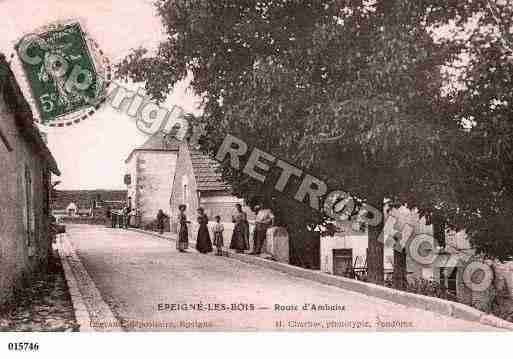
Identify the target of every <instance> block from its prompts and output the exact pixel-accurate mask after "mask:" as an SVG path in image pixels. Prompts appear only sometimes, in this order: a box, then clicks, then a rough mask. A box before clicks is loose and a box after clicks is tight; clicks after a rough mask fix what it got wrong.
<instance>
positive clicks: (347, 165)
mask: <svg viewBox="0 0 513 359" xmlns="http://www.w3.org/2000/svg"><path fill="white" fill-rule="evenodd" d="M484 5H485V4H484V3H483V1H482V0H477V1H471V0H468V1H456V0H451V1H437V0H432V1H407V0H393V1H392V0H379V1H361V0H304V1H299V0H280V1H278V0H261V1H249V0H224V1H217V0H215V1H214V0H160V1H158V2H157V4H156V6H157V10H158V14H159V15H160V17H161V18H162V22H163V24H164V26H165V31H166V34H167V37H166V40H164V41H163V42H161V43H160V45H159V47H158V50H157V52H156V53H154V54H150V53H148V52H147V51H146V50H145V49H137V50H135V51H134V52H133V53H131V54H130V55H129V56H128V57H127V58H126V59H125V60H124V61H123V62H122V63H121V64H120V65H119V67H118V74H119V75H120V76H122V77H130V78H131V79H132V80H134V81H141V82H142V81H144V82H145V84H146V89H147V91H148V93H149V94H151V95H152V96H153V97H154V98H156V99H159V100H162V99H163V98H164V97H165V96H166V94H167V93H168V92H169V91H170V90H171V89H172V87H173V85H174V84H175V83H176V82H177V81H180V80H184V79H186V78H188V75H189V74H190V75H192V81H191V83H190V86H191V88H192V89H193V90H194V92H195V93H196V94H197V95H199V96H201V98H202V100H203V116H202V117H201V119H199V121H200V122H201V123H202V124H204V125H206V132H207V134H208V136H204V137H203V138H202V141H201V142H200V143H201V145H202V148H203V150H205V151H206V152H209V153H210V154H214V153H215V152H216V151H217V149H218V148H219V146H220V144H221V142H222V140H223V139H224V137H225V135H226V134H227V133H230V134H232V135H234V136H237V137H239V138H241V139H243V140H244V141H245V142H246V143H248V145H249V148H250V149H251V148H253V147H257V148H259V149H261V150H263V151H266V152H268V153H271V154H272V155H274V156H276V157H277V158H279V159H282V160H284V161H287V162H289V163H291V164H293V165H295V166H297V167H300V168H302V169H303V170H305V172H308V173H311V174H315V175H316V176H317V177H319V178H321V179H322V180H324V181H325V182H326V183H327V184H328V186H329V188H330V189H343V190H345V191H348V192H350V193H351V194H353V195H355V196H356V197H357V198H358V199H359V200H360V201H364V202H367V203H370V204H372V205H373V206H375V207H377V208H380V207H381V206H382V204H383V199H384V198H389V199H392V200H394V201H396V202H397V203H406V204H407V205H408V206H410V207H414V206H415V207H418V208H419V209H420V211H421V212H420V213H421V214H422V215H426V216H428V217H429V216H430V215H431V214H432V213H433V211H438V212H439V213H440V214H442V215H443V216H445V217H447V218H448V219H449V220H450V222H451V223H453V225H454V226H455V227H456V226H460V227H465V221H468V220H469V219H475V218H480V217H479V216H483V215H488V213H489V212H490V211H491V206H490V205H491V203H495V202H494V201H499V202H500V201H504V198H506V197H507V196H506V195H504V196H506V197H503V195H502V194H501V193H502V192H501V191H495V190H494V191H492V192H493V193H495V195H494V196H493V198H492V199H490V196H489V193H490V191H489V188H494V189H495V188H500V186H499V185H498V184H497V183H496V182H494V181H495V179H494V180H493V181H490V179H489V178H488V177H487V175H484V177H483V176H481V173H483V171H480V172H474V171H475V170H476V166H479V168H480V169H481V168H484V169H485V170H486V171H485V172H486V173H489V170H490V169H489V166H490V163H489V162H487V161H485V162H483V163H480V162H477V161H475V158H474V154H475V153H474V150H473V149H474V148H476V149H478V150H479V151H482V150H483V146H485V144H484V143H485V142H486V140H485V137H483V136H482V135H474V133H475V131H474V130H472V131H468V126H467V128H465V127H466V126H465V121H462V120H464V119H466V118H468V116H470V115H471V114H472V116H475V117H477V116H482V115H483V112H486V111H487V110H486V109H483V108H482V107H481V108H480V107H479V104H482V103H483V102H482V101H483V96H485V95H484V93H482V94H481V93H480V94H479V96H478V98H477V99H476V98H474V97H473V96H472V93H473V91H470V90H468V89H469V88H472V87H468V86H475V85H479V83H478V82H479V81H481V80H480V77H479V73H480V72H479V71H478V69H479V66H491V65H490V64H489V60H490V59H493V51H492V49H490V54H489V55H488V56H485V57H484V58H483V56H481V54H480V53H479V51H480V50H479V47H480V46H481V47H482V46H483V45H482V44H480V43H479V41H480V40H479V39H478V38H475V39H474V40H473V43H472V46H473V48H475V49H476V50H475V51H476V53H477V54H478V55H479V56H476V58H478V59H481V60H483V61H478V60H476V63H475V64H473V66H472V67H471V69H474V70H471V69H469V70H468V71H463V72H465V73H466V74H467V78H466V79H465V81H467V82H469V81H470V82H472V84H469V85H468V86H467V87H466V88H463V89H458V88H454V86H452V82H451V81H454V71H455V69H457V64H458V60H460V59H461V56H462V54H464V53H465V51H470V50H469V48H468V46H469V45H468V43H467V41H466V40H467V39H464V38H461V37H458V36H456V35H451V34H453V33H451V32H449V36H436V35H437V34H440V33H443V32H444V31H443V29H444V28H445V27H448V26H449V27H450V26H452V27H453V28H455V29H457V30H459V32H462V31H466V27H468V24H469V23H471V22H472V21H473V19H474V18H475V17H476V16H477V15H479V14H481V13H482V12H483V6H484ZM498 60H499V59H498ZM497 66H498V65H497ZM472 71H474V72H472ZM460 72H461V70H460ZM472 74H474V77H472V76H471V75H472ZM508 74H509V73H508ZM499 75H504V76H505V74H504V73H502V72H499V73H498V74H497V76H499ZM485 78H487V79H488V83H489V85H490V82H491V80H492V79H493V76H492V75H490V76H487V77H485ZM510 78H511V76H509V77H508V76H505V78H501V79H500V81H498V82H499V83H503V84H504V87H503V89H504V91H505V92H506V85H507V84H508V81H509V79H510ZM483 81H484V80H483ZM485 82H486V81H485ZM482 86H486V83H483V84H482ZM494 86H499V85H498V84H497V82H496V83H495V85H494ZM511 94H512V92H511V91H510V92H509V95H511ZM462 101H465V104H467V103H468V104H474V102H475V104H474V105H475V106H473V110H472V111H471V112H468V111H467V109H466V108H464V105H461V103H462ZM465 106H466V105H465ZM479 110H481V112H479ZM486 114H488V112H486ZM501 119H502V118H501V117H500V116H499V115H497V121H498V122H499V123H503V122H506V120H505V119H502V120H501ZM483 122H488V120H484V121H483ZM483 126H486V125H483ZM477 128H479V126H477V127H476V130H477ZM494 129H497V128H494ZM508 131H509V127H508ZM508 134H509V133H504V134H502V135H501V137H500V138H494V139H493V141H492V142H493V144H494V145H497V144H498V143H500V144H501V145H500V146H502V147H501V149H502V152H504V153H505V152H506V150H507V149H508V148H509V147H508V146H509V145H508V144H509V143H510V142H509V141H510V140H509V138H510V137H509V136H508ZM248 152H250V151H248ZM498 162H500V163H501V165H502V160H498ZM507 166H508V165H507ZM507 166H506V167H507ZM506 169H507V170H509V169H510V168H509V167H507V168H503V169H502V171H503V172H502V173H506V172H507V171H506ZM222 170H223V177H224V178H225V180H227V181H228V182H229V183H230V184H231V185H232V186H233V188H234V191H235V194H237V195H239V196H242V197H245V198H246V199H248V200H254V199H255V197H260V198H262V199H264V200H268V201H272V202H273V208H274V209H275V211H277V212H278V217H279V219H280V221H281V222H282V223H284V224H285V225H287V226H288V228H289V231H291V232H292V238H293V241H294V242H295V243H299V242H300V240H301V239H304V238H307V237H308V236H309V233H310V234H311V230H312V229H313V228H315V226H316V225H317V224H320V223H322V222H323V220H324V219H325V218H324V216H323V214H322V213H321V212H319V211H311V210H310V209H309V208H308V207H307V206H306V205H305V204H300V203H297V202H295V201H294V200H293V199H292V198H293V194H294V192H295V190H297V186H298V184H299V180H298V179H294V180H293V181H291V183H290V184H289V186H287V188H286V191H285V192H284V193H280V192H276V191H275V190H274V189H273V186H274V183H275V182H276V178H277V176H278V175H279V171H278V170H275V169H273V170H272V171H271V173H270V175H268V176H267V180H266V182H265V183H260V182H258V181H255V180H252V179H250V178H248V177H247V176H245V175H243V174H242V173H241V172H240V171H237V170H234V169H232V168H231V167H230V166H229V164H228V163H223V166H222ZM476 174H477V176H476ZM474 177H475V179H474ZM501 178H504V176H503V177H501ZM510 180H511V179H510ZM492 182H493V183H492ZM483 183H484V184H486V186H484V187H483ZM476 189H478V190H477V191H475V190H476ZM474 191H475V192H474ZM470 193H472V194H474V193H475V194H477V195H478V196H477V198H476V199H475V198H472V196H469V194H470ZM467 197H471V198H470V200H469V199H468V198H467ZM492 207H493V206H492ZM481 222H482V221H481ZM475 223H476V226H475V227H472V228H469V233H472V234H476V233H474V229H475V228H477V227H478V226H479V225H481V224H480V223H479V220H476V222H475ZM380 231H381V227H379V226H378V227H376V228H369V249H370V251H369V259H368V263H369V276H370V280H371V281H373V282H377V283H380V282H382V280H383V278H382V275H383V274H382V272H383V264H382V257H383V255H382V251H383V249H382V246H381V245H380V244H379V243H378V241H377V237H378V235H379V233H380ZM506 237H507V236H506V234H505V232H502V237H501V238H503V239H504V241H507V239H506ZM475 238H476V239H475V244H477V245H478V247H480V248H482V250H484V251H492V250H493V248H494V246H495V247H497V248H502V247H501V246H502V244H501V243H502V242H500V243H492V244H484V243H485V242H486V239H483V238H482V237H480V236H479V234H476V237H475ZM481 244H483V245H482V246H480V245H481ZM506 252H507V253H510V249H509V247H508V250H507V251H506ZM511 253H513V251H512V252H511ZM493 255H497V251H493ZM380 257H381V259H380Z"/></svg>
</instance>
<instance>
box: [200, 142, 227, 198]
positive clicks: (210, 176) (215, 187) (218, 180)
mask: <svg viewBox="0 0 513 359" xmlns="http://www.w3.org/2000/svg"><path fill="white" fill-rule="evenodd" d="M190 153H191V162H192V171H193V172H194V177H195V178H196V186H197V190H198V191H200V192H208V191H225V192H226V191H229V190H230V186H229V185H227V184H226V183H225V182H224V181H223V179H222V177H221V173H220V172H218V171H217V169H218V168H219V163H218V162H217V161H216V160H214V159H211V158H210V157H209V156H208V155H205V154H203V153H202V152H200V151H198V150H193V149H191V151H190Z"/></svg>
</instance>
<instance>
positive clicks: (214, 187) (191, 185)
mask: <svg viewBox="0 0 513 359" xmlns="http://www.w3.org/2000/svg"><path fill="white" fill-rule="evenodd" d="M125 163H126V167H127V172H126V175H125V184H126V186H127V196H128V197H130V198H131V201H132V207H135V208H137V209H138V210H139V213H140V214H141V221H142V223H143V224H148V223H151V222H152V221H154V220H155V219H156V216H157V212H158V210H159V209H162V210H163V211H164V213H166V214H167V215H169V216H170V222H171V223H170V225H171V231H172V232H176V229H177V223H176V222H177V221H176V218H177V216H178V205H180V204H186V205H187V216H188V218H189V219H190V220H191V222H193V224H192V226H190V227H191V230H192V231H194V228H195V226H194V222H195V218H196V211H197V209H198V207H203V208H204V209H205V213H206V214H207V216H208V217H209V218H210V219H211V221H213V220H214V217H215V216H216V215H220V216H221V218H222V222H225V223H227V225H228V226H230V225H231V216H232V213H233V212H234V211H235V204H236V203H242V200H241V199H239V198H237V197H235V196H233V195H232V194H231V191H230V188H229V187H228V186H227V185H226V184H225V183H223V182H222V180H221V175H220V174H219V173H217V172H216V167H217V163H216V161H215V160H212V159H210V158H209V157H208V156H206V155H203V154H202V153H201V152H199V151H198V150H195V149H191V148H190V145H189V143H188V142H186V141H178V140H176V139H175V138H174V137H172V138H166V137H165V135H164V134H163V133H161V132H157V133H155V134H154V135H152V136H151V137H150V138H149V139H148V140H147V141H146V142H145V143H144V144H143V145H142V146H141V147H138V148H136V149H134V150H133V151H132V152H131V153H130V154H129V156H128V157H127V159H126V161H125ZM246 212H247V213H248V215H249V217H250V216H251V215H252V212H251V211H250V210H249V209H248V208H246ZM191 233H194V232H191Z"/></svg>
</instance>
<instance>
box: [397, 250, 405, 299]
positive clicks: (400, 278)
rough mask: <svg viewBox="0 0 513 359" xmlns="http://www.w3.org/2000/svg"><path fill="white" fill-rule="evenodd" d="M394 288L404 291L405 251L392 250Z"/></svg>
mask: <svg viewBox="0 0 513 359" xmlns="http://www.w3.org/2000/svg"><path fill="white" fill-rule="evenodd" d="M394 288H395V289H399V290H405V289H406V250H405V249H402V248H401V249H400V250H396V249H394Z"/></svg>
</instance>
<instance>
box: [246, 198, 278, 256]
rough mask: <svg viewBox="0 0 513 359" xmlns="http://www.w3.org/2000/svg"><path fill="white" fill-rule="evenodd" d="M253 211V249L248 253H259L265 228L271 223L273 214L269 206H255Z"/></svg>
mask: <svg viewBox="0 0 513 359" xmlns="http://www.w3.org/2000/svg"><path fill="white" fill-rule="evenodd" d="M254 212H255V214H256V219H255V231H254V232H253V251H252V252H251V253H250V254H254V255H259V254H261V253H262V247H263V245H264V242H265V238H266V235H267V229H268V228H269V227H271V226H272V224H273V221H274V215H273V213H272V212H271V210H270V209H269V208H267V207H264V208H261V207H260V206H259V205H256V206H255V209H254Z"/></svg>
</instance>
